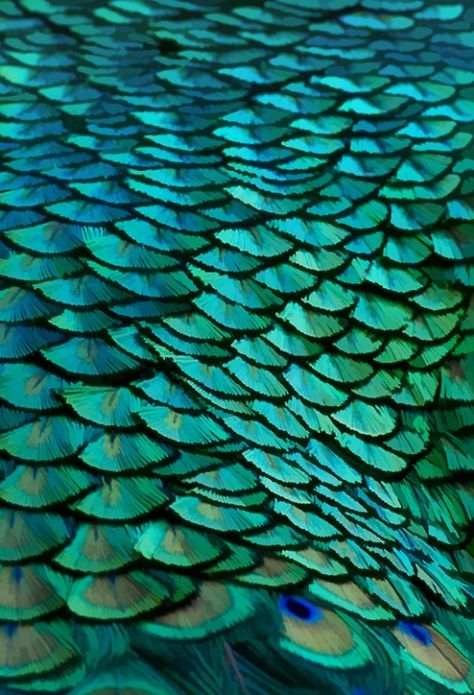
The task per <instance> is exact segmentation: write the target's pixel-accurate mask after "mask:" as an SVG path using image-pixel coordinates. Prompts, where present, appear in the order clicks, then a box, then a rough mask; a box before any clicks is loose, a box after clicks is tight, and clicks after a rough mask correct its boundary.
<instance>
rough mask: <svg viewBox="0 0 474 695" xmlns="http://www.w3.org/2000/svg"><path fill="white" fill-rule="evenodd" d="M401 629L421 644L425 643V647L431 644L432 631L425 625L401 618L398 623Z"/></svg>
mask: <svg viewBox="0 0 474 695" xmlns="http://www.w3.org/2000/svg"><path fill="white" fill-rule="evenodd" d="M398 627H399V628H400V630H401V631H402V632H403V633H404V634H405V635H409V636H410V637H412V638H413V639H415V640H416V641H417V642H420V644H424V645H425V647H427V646H428V645H430V644H431V642H432V637H431V632H430V631H429V630H427V629H426V627H423V625H417V624H416V623H409V622H407V621H405V620H401V621H400V622H399V624H398Z"/></svg>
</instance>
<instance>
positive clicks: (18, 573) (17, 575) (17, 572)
mask: <svg viewBox="0 0 474 695" xmlns="http://www.w3.org/2000/svg"><path fill="white" fill-rule="evenodd" d="M12 577H13V581H14V582H16V583H17V584H18V583H19V582H21V579H22V577H23V569H22V568H21V567H20V565H15V566H14V567H13V569H12Z"/></svg>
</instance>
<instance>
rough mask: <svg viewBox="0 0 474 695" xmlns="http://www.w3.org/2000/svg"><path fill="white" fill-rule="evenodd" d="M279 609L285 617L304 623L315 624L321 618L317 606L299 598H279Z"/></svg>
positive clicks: (321, 615) (321, 614)
mask: <svg viewBox="0 0 474 695" xmlns="http://www.w3.org/2000/svg"><path fill="white" fill-rule="evenodd" d="M279 608H280V611H281V612H282V613H284V614H285V615H289V616H290V617H291V618H296V619H297V620H302V621H303V622H305V623H317V622H318V620H321V618H322V617H323V613H322V611H321V610H320V609H319V608H318V607H317V606H314V605H313V604H312V603H310V602H309V601H306V599H304V598H301V597H300V596H280V601H279Z"/></svg>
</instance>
